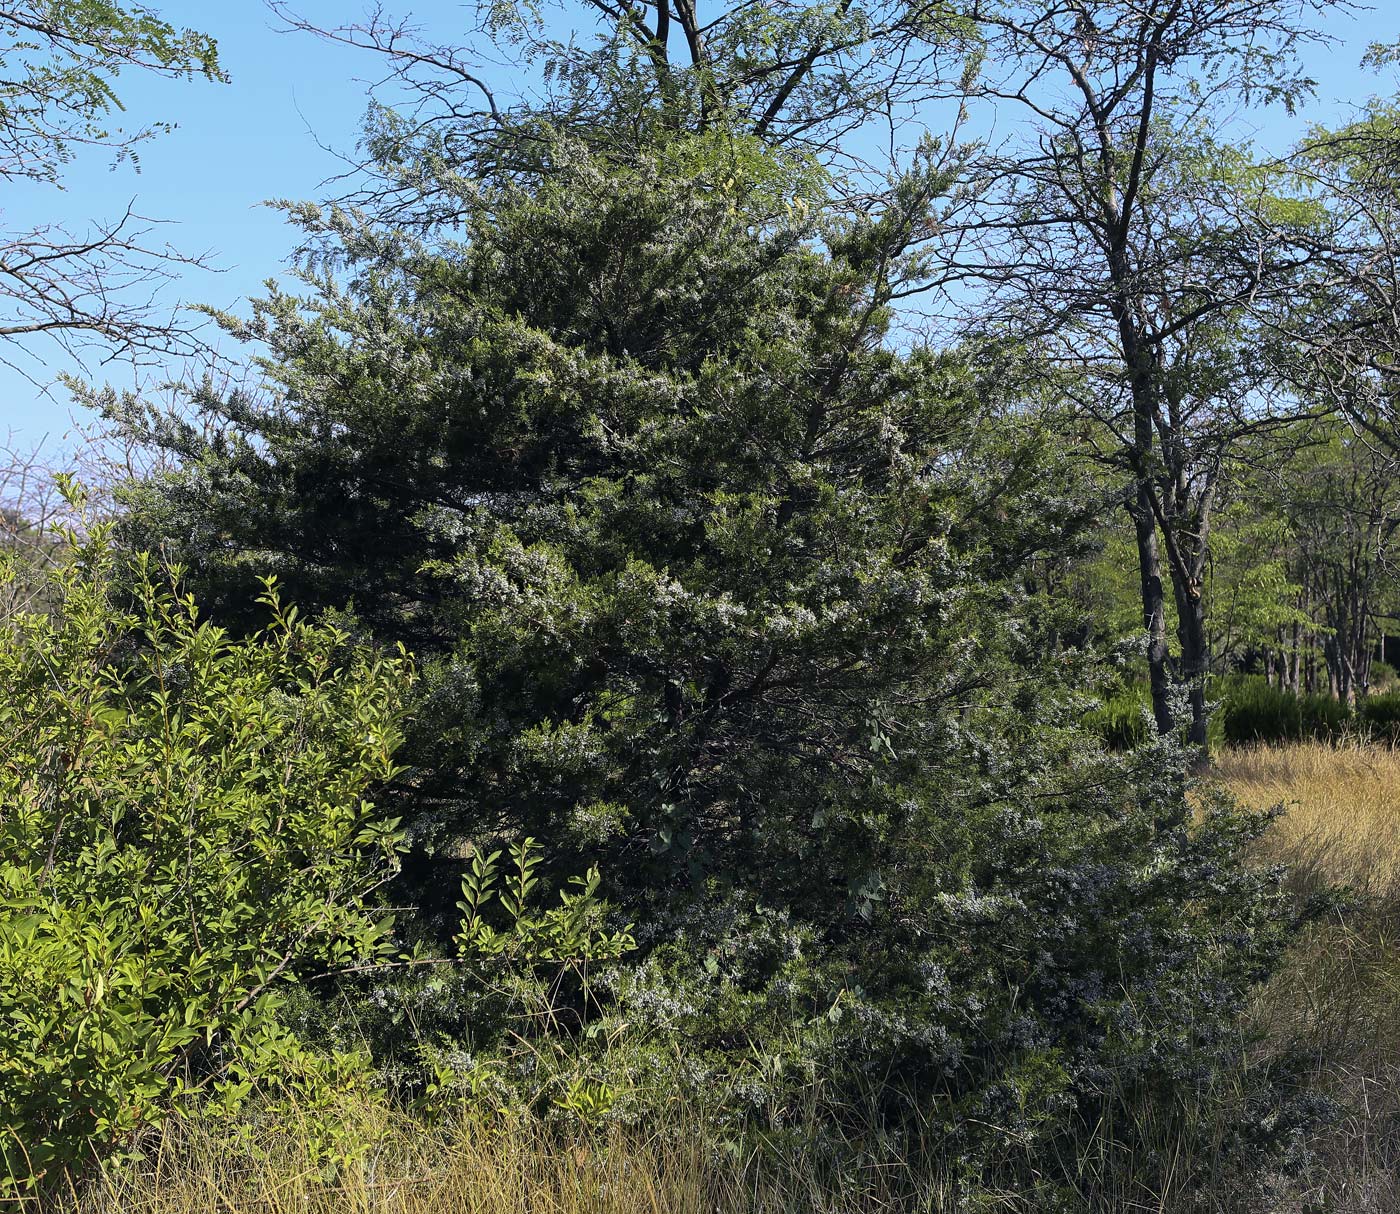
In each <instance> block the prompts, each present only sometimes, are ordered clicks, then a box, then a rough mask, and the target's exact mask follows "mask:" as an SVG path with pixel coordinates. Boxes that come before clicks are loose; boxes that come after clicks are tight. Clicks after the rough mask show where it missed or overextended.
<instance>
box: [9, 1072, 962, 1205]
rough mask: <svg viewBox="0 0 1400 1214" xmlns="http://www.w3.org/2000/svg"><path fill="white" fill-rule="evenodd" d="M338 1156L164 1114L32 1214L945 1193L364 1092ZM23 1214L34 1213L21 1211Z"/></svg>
mask: <svg viewBox="0 0 1400 1214" xmlns="http://www.w3.org/2000/svg"><path fill="white" fill-rule="evenodd" d="M340 1113H341V1116H342V1118H343V1119H344V1124H343V1127H342V1133H343V1135H344V1141H343V1145H345V1146H347V1147H350V1148H351V1151H350V1152H349V1154H350V1155H351V1156H352V1157H350V1158H348V1159H346V1160H345V1161H344V1162H342V1163H341V1164H339V1165H338V1166H334V1167H327V1166H325V1165H324V1164H323V1163H322V1162H321V1161H320V1159H319V1158H318V1157H317V1156H316V1155H315V1154H314V1153H313V1152H312V1151H310V1150H309V1149H308V1146H309V1144H310V1142H311V1141H313V1135H312V1134H311V1133H309V1132H308V1131H309V1127H307V1126H302V1125H297V1124H295V1123H291V1124H289V1123H286V1122H283V1123H280V1124H272V1125H265V1126H262V1127H261V1128H259V1129H256V1130H254V1131H253V1132H252V1133H251V1135H249V1134H247V1133H246V1127H245V1134H244V1136H242V1137H241V1138H240V1137H237V1136H231V1135H230V1134H229V1132H228V1130H227V1128H221V1127H217V1126H214V1125H211V1124H210V1123H207V1122H201V1121H198V1120H194V1121H189V1122H183V1123H181V1122H176V1123H172V1124H170V1125H168V1126H167V1127H166V1129H165V1131H164V1132H163V1134H162V1135H161V1136H160V1137H159V1138H158V1139H157V1140H156V1141H154V1142H152V1143H151V1144H149V1146H148V1148H147V1150H146V1157H145V1158H144V1159H143V1160H140V1161H136V1162H129V1163H127V1164H125V1165H121V1166H116V1167H112V1166H109V1167H108V1168H107V1169H106V1170H105V1172H104V1173H103V1174H102V1175H101V1176H99V1177H97V1178H95V1179H89V1180H88V1181H87V1182H86V1184H85V1185H84V1187H83V1188H82V1190H81V1191H78V1190H76V1189H70V1191H69V1193H68V1194H67V1195H66V1196H60V1197H58V1198H57V1199H54V1198H50V1199H47V1200H46V1201H45V1202H43V1204H42V1207H41V1209H42V1214H921V1212H926V1214H945V1212H946V1214H952V1210H953V1208H954V1207H953V1199H952V1195H951V1191H948V1192H941V1191H939V1189H938V1188H937V1187H936V1186H934V1187H926V1188H925V1189H924V1191H923V1193H922V1194H921V1195H919V1196H917V1197H914V1196H911V1191H910V1189H909V1186H908V1185H907V1184H906V1183H903V1181H904V1178H902V1177H900V1176H898V1175H896V1174H893V1173H892V1174H891V1175H890V1176H889V1177H888V1178H887V1183H883V1182H882V1181H881V1178H880V1177H879V1176H878V1175H871V1174H867V1175H865V1176H863V1177H862V1178H861V1183H860V1184H859V1185H858V1186H854V1187H855V1188H857V1189H858V1190H859V1192H858V1194H853V1191H852V1190H853V1186H852V1185H851V1183H850V1177H849V1176H846V1177H842V1176H838V1175H834V1174H832V1173H831V1172H830V1171H829V1170H827V1168H826V1167H825V1166H823V1163H822V1161H820V1160H819V1159H817V1157H816V1156H815V1155H813V1157H812V1159H811V1160H810V1161H809V1162H810V1163H811V1165H812V1166H809V1167H802V1166H794V1161H793V1160H792V1159H787V1160H782V1159H779V1158H777V1157H773V1156H769V1155H766V1154H765V1153H762V1152H757V1151H750V1152H748V1153H746V1154H742V1155H728V1154H725V1153H721V1152H717V1151H716V1150H714V1149H713V1148H712V1147H710V1146H708V1145H706V1139H705V1137H704V1136H703V1135H702V1134H700V1133H698V1132H697V1133H693V1134H687V1133H685V1132H676V1128H675V1127H672V1128H671V1129H670V1130H669V1131H668V1132H666V1133H664V1134H663V1133H651V1134H648V1133H646V1132H638V1131H635V1130H628V1131H623V1130H618V1129H615V1128H614V1129H611V1130H606V1131H596V1132H593V1133H589V1132H586V1131H579V1130H574V1131H572V1132H567V1133H561V1132H559V1131H557V1130H555V1129H552V1128H550V1127H548V1126H546V1125H544V1124H542V1123H541V1122H539V1121H537V1120H529V1119H511V1120H490V1119H462V1120H457V1121H453V1122H451V1123H448V1124H443V1125H438V1126H435V1127H430V1126H426V1125H424V1123H423V1122H422V1121H420V1120H417V1119H415V1118H413V1117H410V1116H407V1115H403V1114H400V1113H396V1112H394V1111H392V1110H391V1109H390V1108H389V1107H388V1106H387V1105H386V1104H385V1103H384V1102H382V1101H379V1100H375V1099H372V1098H369V1099H363V1100H361V1101H359V1102H357V1103H355V1104H353V1105H351V1106H348V1107H346V1108H344V1109H342V1110H341V1111H340ZM36 1214H37V1211H36Z"/></svg>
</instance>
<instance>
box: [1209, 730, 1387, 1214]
mask: <svg viewBox="0 0 1400 1214" xmlns="http://www.w3.org/2000/svg"><path fill="white" fill-rule="evenodd" d="M1216 774H1217V776H1218V778H1219V779H1220V780H1221V781H1222V782H1223V783H1224V784H1225V786H1226V787H1227V788H1228V789H1229V790H1230V791H1231V792H1233V793H1234V795H1235V796H1236V797H1238V798H1239V799H1240V800H1241V801H1242V802H1244V803H1245V804H1246V805H1250V806H1253V807H1255V808H1258V809H1261V810H1262V809H1266V808H1268V807H1270V806H1273V805H1278V804H1281V805H1282V806H1283V807H1284V814H1283V816H1282V817H1281V818H1280V820H1279V821H1278V823H1277V825H1276V826H1275V828H1274V829H1273V830H1272V831H1270V832H1269V834H1268V835H1267V836H1266V837H1265V840H1264V841H1263V843H1262V845H1261V852H1262V854H1261V860H1263V861H1267V862H1283V863H1286V864H1288V865H1289V867H1290V870H1291V875H1290V881H1291V883H1292V887H1293V889H1294V890H1295V892H1296V894H1297V895H1298V897H1299V898H1300V900H1301V899H1306V898H1308V897H1310V896H1316V895H1318V894H1320V893H1322V892H1323V891H1324V890H1326V889H1327V888H1328V887H1329V886H1335V885H1337V884H1339V883H1340V884H1342V885H1345V886H1346V887H1348V888H1349V889H1350V891H1351V893H1352V897H1351V900H1350V905H1345V904H1344V905H1341V906H1339V907H1337V908H1336V909H1335V910H1333V911H1331V912H1329V913H1328V914H1326V915H1324V916H1323V917H1322V918H1321V919H1320V920H1319V921H1317V922H1316V923H1314V924H1312V926H1311V927H1309V929H1308V930H1307V932H1306V933H1305V936H1304V938H1303V940H1302V941H1301V943H1300V944H1299V945H1298V947H1297V948H1296V949H1295V950H1294V951H1293V953H1292V955H1291V957H1290V958H1289V961H1288V963H1287V965H1286V966H1285V968H1284V969H1283V971H1282V972H1281V973H1280V974H1279V975H1278V976H1277V977H1276V978H1275V979H1274V981H1273V982H1271V983H1270V984H1269V986H1268V987H1266V988H1265V989H1264V990H1263V991H1262V992H1261V993H1260V995H1259V998H1258V1000H1257V1002H1256V1006H1255V1009H1254V1017H1255V1020H1256V1022H1257V1024H1258V1025H1259V1027H1260V1028H1261V1030H1262V1031H1263V1034H1264V1051H1265V1053H1266V1054H1267V1055H1268V1059H1267V1061H1269V1062H1270V1063H1272V1064H1273V1065H1288V1064H1291V1065H1294V1066H1296V1067H1297V1068H1298V1082H1299V1084H1300V1085H1301V1086H1302V1087H1303V1088H1305V1089H1306V1090H1308V1091H1310V1092H1311V1093H1313V1094H1315V1095H1317V1096H1320V1097H1323V1098H1325V1099H1327V1100H1329V1101H1332V1102H1334V1104H1335V1106H1336V1116H1335V1117H1334V1119H1333V1120H1332V1123H1331V1124H1330V1125H1328V1126H1327V1127H1325V1128H1323V1129H1322V1130H1321V1131H1319V1132H1318V1133H1317V1134H1316V1135H1315V1137H1314V1138H1313V1140H1312V1142H1311V1143H1310V1144H1309V1146H1310V1154H1311V1161H1310V1162H1309V1163H1308V1164H1307V1165H1306V1166H1305V1168H1304V1171H1303V1173H1302V1174H1301V1175H1299V1176H1298V1177H1296V1178H1295V1179H1294V1180H1293V1181H1292V1182H1291V1183H1290V1184H1288V1185H1287V1186H1285V1187H1284V1188H1283V1190H1282V1192H1281V1194H1280V1197H1279V1200H1278V1204H1277V1205H1275V1206H1274V1207H1273V1208H1274V1209H1277V1210H1280V1211H1283V1210H1299V1211H1305V1210H1317V1211H1324V1210H1326V1211H1336V1212H1338V1214H1390V1212H1394V1211H1400V751H1397V750H1392V749H1389V748H1381V747H1372V746H1366V745H1364V744H1351V745H1342V746H1328V745H1325V744H1322V743H1300V744H1296V745H1290V746H1281V747H1260V748H1255V749H1247V750H1236V751H1227V752H1226V753H1224V754H1223V755H1221V756H1220V758H1219V760H1218V762H1217V766H1216Z"/></svg>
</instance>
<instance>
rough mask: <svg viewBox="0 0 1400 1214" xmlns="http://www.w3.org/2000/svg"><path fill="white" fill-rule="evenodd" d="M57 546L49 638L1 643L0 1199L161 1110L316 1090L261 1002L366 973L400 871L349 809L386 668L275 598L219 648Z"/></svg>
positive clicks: (103, 555) (144, 571) (13, 629)
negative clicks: (250, 626)
mask: <svg viewBox="0 0 1400 1214" xmlns="http://www.w3.org/2000/svg"><path fill="white" fill-rule="evenodd" d="M68 542H69V546H70V553H69V557H70V559H68V560H67V561H65V562H62V563H61V564H59V565H57V566H55V567H54V568H53V569H52V570H51V571H50V573H49V575H48V576H49V578H50V579H51V582H52V590H53V593H52V596H51V598H52V600H53V602H54V604H55V605H56V606H55V610H54V612H53V614H44V615H40V614H26V615H19V616H17V617H15V618H14V619H12V620H11V621H10V622H9V624H8V626H5V627H0V687H3V688H4V689H5V695H4V698H3V700H0V1193H3V1192H4V1191H5V1189H6V1187H8V1188H10V1189H14V1188H16V1187H23V1186H26V1185H31V1184H35V1183H38V1182H40V1181H41V1180H42V1179H43V1178H44V1177H45V1176H49V1175H52V1174H56V1173H58V1172H60V1171H61V1170H63V1169H65V1168H68V1167H71V1166H73V1165H75V1164H77V1163H79V1162H81V1161H82V1160H83V1159H85V1158H92V1157H94V1156H99V1157H100V1156H102V1155H104V1154H108V1153H111V1152H113V1151H116V1150H121V1149H122V1148H123V1147H124V1145H125V1144H128V1143H130V1142H131V1141H132V1140H133V1135H134V1134H135V1133H136V1132H137V1131H139V1130H140V1129H141V1128H142V1127H144V1126H147V1125H149V1124H151V1123H152V1122H155V1121H158V1120H159V1119H160V1118H161V1117H162V1116H163V1114H164V1113H165V1112H166V1111H167V1110H168V1109H169V1108H170V1107H171V1106H172V1102H175V1101H177V1100H179V1099H180V1098H182V1097H186V1096H191V1095H193V1094H195V1093H203V1094H205V1095H207V1096H208V1097H210V1098H211V1099H213V1100H215V1101H216V1102H219V1101H222V1102H224V1103H226V1104H236V1103H237V1102H239V1101H240V1100H242V1099H243V1098H245V1097H246V1096H247V1095H248V1094H249V1093H251V1092H252V1091H253V1090H254V1089H255V1088H256V1087H257V1086H258V1085H259V1084H260V1083H263V1082H266V1081H269V1080H278V1079H279V1078H280V1079H282V1080H284V1081H285V1082H286V1083H287V1084H290V1085H293V1086H299V1088H300V1092H299V1096H300V1098H302V1099H303V1100H304V1098H305V1097H306V1095H307V1092H308V1091H309V1090H311V1089H314V1087H315V1086H316V1084H317V1083H318V1082H320V1081H322V1080H334V1078H335V1077H336V1076H337V1075H338V1074H339V1073H340V1072H341V1071H342V1070H343V1069H344V1068H345V1066H347V1065H350V1064H349V1063H348V1062H347V1060H346V1059H343V1058H336V1057H335V1056H333V1055H328V1056H324V1057H317V1056H314V1055H310V1054H307V1053H306V1052H305V1051H304V1050H302V1049H301V1047H300V1046H299V1044H298V1043H297V1042H296V1041H295V1039H294V1038H292V1037H291V1036H290V1035H289V1034H288V1033H287V1032H286V1030H285V1029H284V1028H282V1027H281V1025H280V1024H279V1023H278V1020H277V1012H278V1005H279V990H280V989H281V988H284V987H286V986H287V985H288V984H289V982H290V980H291V979H292V978H293V976H294V975H296V974H297V973H299V972H301V971H302V970H303V968H304V967H306V966H308V965H315V966H316V967H318V968H324V967H326V966H332V967H333V966H338V965H344V964H346V963H349V962H352V961H354V960H356V959H361V958H365V957H370V956H373V955H376V953H377V952H378V950H379V949H380V947H381V946H382V943H383V939H384V936H385V932H386V924H385V923H384V922H382V921H380V920H379V919H378V918H377V917H376V915H375V914H374V913H373V912H372V910H371V901H370V900H371V895H372V894H373V892H374V891H375V889H376V888H377V887H378V886H379V885H380V884H381V883H382V882H383V881H384V880H385V879H386V877H388V876H389V875H390V874H392V873H393V872H394V871H395V870H396V867H397V850H398V848H399V835H398V832H397V830H396V826H395V823H394V822H393V821H385V820H383V819H381V818H380V817H379V816H378V815H377V814H376V812H375V809H374V806H373V805H372V803H371V802H370V801H369V799H368V795H369V791H370V789H371V788H372V787H373V786H375V785H376V784H378V783H380V782H382V781H385V780H388V779H389V778H390V777H392V776H393V775H394V774H395V770H396V769H395V766H394V759H393V753H394V750H395V748H396V746H397V745H398V742H399V724H400V715H401V703H402V699H403V696H404V694H405V692H406V691H407V689H408V687H409V684H410V682H411V679H412V674H411V670H410V667H409V664H408V662H407V661H406V659H404V658H402V657H400V658H394V659H388V660H385V659H381V658H377V657H374V656H372V655H370V654H368V653H367V652H365V651H362V650H359V649H355V648H351V647H348V646H347V644H346V637H345V635H344V634H343V633H341V632H339V631H337V630H336V629H335V628H333V627H328V626H324V625H318V624H309V623H306V622H304V621H302V620H300V619H298V617H297V614H296V611H295V609H292V608H284V607H283V606H282V604H281V603H280V602H279V600H278V598H277V595H276V593H275V591H274V590H273V588H272V585H271V583H268V585H267V587H266V592H265V594H264V596H263V607H264V609H265V611H266V613H267V617H268V620H269V622H268V624H267V626H266V628H265V629H264V630H262V631H261V632H259V633H257V634H255V635H253V636H250V637H249V638H247V639H246V640H234V639H233V638H231V637H230V636H229V635H228V634H227V633H225V632H224V631H223V630H221V629H219V628H216V627H214V626H212V625H211V624H209V623H207V622H204V621H201V620H200V618H199V616H198V614H197V612H196V610H195V607H194V604H193V601H192V599H190V598H189V597H187V596H184V595H182V594H181V592H180V590H179V589H178V587H177V584H176V582H175V580H174V576H173V575H172V574H170V573H169V572H167V571H165V570H163V569H161V568H160V567H159V566H158V565H157V564H156V563H155V562H154V561H153V560H151V559H150V558H149V557H146V556H140V557H137V558H135V559H134V560H132V561H130V562H129V565H128V564H127V563H126V562H121V561H119V560H118V558H117V557H116V556H115V555H114V554H113V551H112V550H111V547H110V545H109V544H108V541H107V535H106V532H105V530H104V529H103V528H98V529H97V530H96V531H95V533H94V534H93V535H92V537H91V538H90V539H88V540H86V541H79V540H78V539H76V538H74V537H69V541H68ZM17 575H18V574H17V571H16V569H15V568H14V566H13V562H11V564H10V565H9V566H7V567H6V568H4V569H3V570H2V571H0V589H3V583H4V580H5V579H6V578H11V577H15V576H17ZM118 579H120V581H121V584H122V585H123V587H124V589H123V590H122V592H121V593H120V594H119V593H118V592H117V590H116V589H115V587H116V585H117V582H118Z"/></svg>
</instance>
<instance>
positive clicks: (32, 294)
mask: <svg viewBox="0 0 1400 1214" xmlns="http://www.w3.org/2000/svg"><path fill="white" fill-rule="evenodd" d="M133 68H134V69H140V70H142V71H148V72H154V73H156V74H158V75H163V76H169V77H176V78H187V77H190V76H192V75H202V76H205V77H207V78H209V79H216V80H221V79H223V78H224V76H223V72H222V69H221V68H220V67H219V63H218V55H217V50H216V48H215V45H214V43H213V41H212V40H211V39H210V38H208V37H207V36H206V35H203V34H199V33H195V32H193V31H190V30H183V31H182V30H177V29H176V28H175V27H173V26H171V25H170V24H169V23H168V22H165V21H163V20H162V19H161V18H160V17H159V16H157V15H156V14H155V13H153V12H151V11H150V10H148V9H146V8H144V7H139V6H134V7H129V8H124V7H122V6H121V5H118V4H112V3H106V2H103V3H96V2H95V0H91V2H80V3H74V4H64V5H55V4H52V3H48V2H46V0H17V2H12V3H0V181H4V182H6V183H8V184H14V183H18V182H28V183H32V184H38V185H41V186H42V185H48V186H53V187H55V188H57V187H58V186H59V185H60V183H61V180H62V176H63V171H64V169H65V167H66V166H67V165H68V164H69V163H70V162H71V161H72V160H73V158H74V157H75V156H76V155H78V154H79V153H82V152H87V153H103V154H106V155H108V156H110V157H111V158H112V159H113V160H114V161H117V162H120V161H130V162H135V161H136V159H137V155H138V150H139V147H140V145H141V144H142V143H143V142H144V141H145V140H147V139H149V138H151V137H152V136H154V135H157V134H159V133H161V132H162V131H166V130H169V129H170V124H168V123H163V122H161V123H154V124H150V125H146V126H143V127H139V128H136V129H131V130H125V129H122V128H121V127H119V126H117V125H115V122H114V119H115V117H116V113H117V111H120V109H121V106H120V102H119V100H118V98H117V94H116V91H115V82H116V79H117V76H118V74H119V73H120V72H121V71H123V70H127V69H133ZM157 231H158V225H156V224H155V223H154V222H152V221H151V220H149V219H145V218H143V217H141V216H140V215H139V214H137V212H136V211H135V210H134V209H133V208H132V207H131V206H128V207H127V208H126V209H125V210H124V211H123V213H122V214H121V215H119V216H118V217H117V218H115V219H107V220H97V221H94V222H92V223H91V224H89V225H88V226H87V227H85V228H81V229H76V228H67V227H64V226H62V225H59V224H52V223H50V224H44V225H41V226H39V227H35V228H32V229H28V230H16V229H13V228H10V229H0V361H3V362H5V363H6V364H8V365H10V366H12V367H16V368H17V369H19V370H20V371H22V372H23V373H25V374H31V375H32V373H33V372H34V370H35V367H36V360H37V362H39V363H42V361H43V359H42V350H41V347H40V346H39V345H37V344H36V341H35V339H37V338H41V337H47V338H49V339H51V340H52V341H53V342H55V343H56V344H57V347H58V349H59V350H61V351H62V352H63V354H64V356H65V358H66V359H67V360H69V361H70V366H69V368H68V369H70V370H71V369H73V367H72V364H76V365H77V366H78V367H82V366H83V365H84V360H85V359H86V358H88V357H95V358H96V359H97V360H99V361H101V362H106V361H109V360H111V359H113V358H123V359H128V360H131V361H134V362H137V363H141V362H148V361H160V360H163V359H165V358H167V357H169V356H171V355H180V354H187V353H191V352H193V351H194V350H195V349H197V348H198V342H197V338H196V334H195V326H194V325H192V324H190V323H188V322H186V321H182V320H178V319H172V317H171V315H170V312H169V309H168V308H166V307H164V306H162V305H161V304H160V302H159V301H158V299H157V292H158V291H159V289H160V287H161V286H162V285H164V284H165V283H167V282H170V281H172V280H173V279H175V278H176V277H178V275H179V274H180V273H181V272H182V271H183V270H184V269H185V268H186V267H187V266H189V265H192V264H199V265H202V264H204V258H202V257H199V256H191V255H186V254H181V253H178V252H177V251H175V250H174V249H173V248H171V247H170V246H169V245H168V244H166V243H165V242H164V241H161V240H160V239H159V238H158V235H157Z"/></svg>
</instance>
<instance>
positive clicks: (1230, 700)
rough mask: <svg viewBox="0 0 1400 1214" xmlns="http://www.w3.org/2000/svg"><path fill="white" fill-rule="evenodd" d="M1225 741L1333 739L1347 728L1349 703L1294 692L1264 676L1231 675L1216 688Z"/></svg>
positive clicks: (1249, 743) (1237, 743) (1241, 743)
mask: <svg viewBox="0 0 1400 1214" xmlns="http://www.w3.org/2000/svg"><path fill="white" fill-rule="evenodd" d="M1215 695H1216V697H1217V698H1218V699H1219V701H1220V707H1219V709H1218V710H1217V712H1218V714H1219V717H1220V720H1221V732H1222V736H1223V739H1224V741H1225V742H1226V743H1228V744H1230V745H1235V746H1239V745H1252V744H1256V743H1260V742H1300V741H1332V740H1335V739H1338V738H1341V737H1342V736H1343V735H1344V734H1345V733H1346V731H1347V729H1348V726H1349V723H1350V718H1351V714H1350V712H1349V711H1348V710H1347V706H1346V705H1345V704H1343V703H1341V701H1339V700H1334V699H1333V698H1332V697H1331V696H1327V695H1294V694H1293V693H1292V692H1290V691H1285V690H1283V689H1281V688H1278V687H1273V686H1270V684H1269V683H1268V681H1267V680H1266V679H1264V677H1263V676H1262V675H1231V676H1229V677H1227V678H1224V679H1222V680H1220V682H1219V684H1218V685H1217V687H1216V689H1215Z"/></svg>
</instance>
